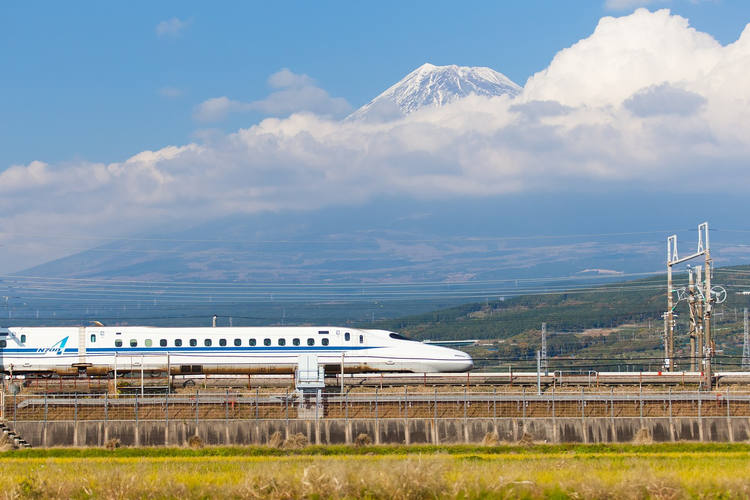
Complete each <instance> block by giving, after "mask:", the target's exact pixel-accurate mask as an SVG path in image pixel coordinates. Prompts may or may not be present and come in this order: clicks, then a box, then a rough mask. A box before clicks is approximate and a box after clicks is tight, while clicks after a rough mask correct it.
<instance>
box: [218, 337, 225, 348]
mask: <svg viewBox="0 0 750 500" xmlns="http://www.w3.org/2000/svg"><path fill="white" fill-rule="evenodd" d="M219 345H220V346H221V347H224V346H225V345H227V339H219Z"/></svg>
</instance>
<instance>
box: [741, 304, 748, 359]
mask: <svg viewBox="0 0 750 500" xmlns="http://www.w3.org/2000/svg"><path fill="white" fill-rule="evenodd" d="M744 320H745V321H744V323H745V332H744V336H743V339H742V369H743V370H747V369H749V368H750V333H748V332H750V327H749V326H750V324H749V323H748V318H747V307H746V308H745V312H744Z"/></svg>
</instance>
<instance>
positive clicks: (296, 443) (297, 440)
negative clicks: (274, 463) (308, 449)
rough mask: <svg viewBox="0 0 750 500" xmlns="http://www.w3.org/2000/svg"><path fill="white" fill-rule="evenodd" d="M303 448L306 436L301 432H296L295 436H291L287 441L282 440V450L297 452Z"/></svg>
mask: <svg viewBox="0 0 750 500" xmlns="http://www.w3.org/2000/svg"><path fill="white" fill-rule="evenodd" d="M305 446H307V436H305V435H304V434H302V433H301V432H298V433H297V434H293V435H291V436H289V438H288V439H286V440H284V444H283V445H282V448H285V449H287V450H298V449H300V448H304V447H305Z"/></svg>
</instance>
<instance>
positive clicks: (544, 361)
mask: <svg viewBox="0 0 750 500" xmlns="http://www.w3.org/2000/svg"><path fill="white" fill-rule="evenodd" d="M541 368H542V370H544V375H545V376H547V375H549V363H548V362H547V323H542V352H541Z"/></svg>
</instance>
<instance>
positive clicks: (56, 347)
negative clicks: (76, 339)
mask: <svg viewBox="0 0 750 500" xmlns="http://www.w3.org/2000/svg"><path fill="white" fill-rule="evenodd" d="M67 342H68V337H65V338H64V339H61V340H59V341H58V342H56V343H54V344H52V346H50V347H40V348H39V349H37V350H36V352H38V353H42V354H49V353H51V352H54V353H56V354H57V355H58V356H60V355H61V354H62V353H63V350H64V349H65V344H66V343H67Z"/></svg>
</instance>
